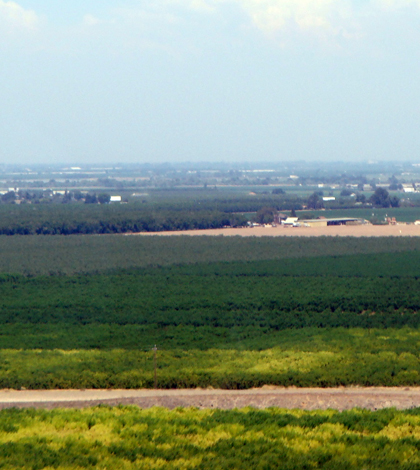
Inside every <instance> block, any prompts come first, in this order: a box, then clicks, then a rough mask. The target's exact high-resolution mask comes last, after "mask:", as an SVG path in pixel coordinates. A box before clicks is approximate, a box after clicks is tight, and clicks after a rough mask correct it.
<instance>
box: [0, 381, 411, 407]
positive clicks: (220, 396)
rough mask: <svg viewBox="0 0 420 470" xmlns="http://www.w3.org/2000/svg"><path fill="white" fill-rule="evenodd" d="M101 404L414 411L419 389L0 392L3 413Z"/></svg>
mask: <svg viewBox="0 0 420 470" xmlns="http://www.w3.org/2000/svg"><path fill="white" fill-rule="evenodd" d="M99 404H106V405H110V406H116V405H120V404H121V405H137V406H140V407H141V408H150V407H152V406H163V407H166V408H169V409H173V408H176V407H178V406H183V407H188V406H193V407H197V408H219V409H233V408H242V407H245V406H252V407H255V408H259V409H263V408H268V407H280V408H287V409H293V408H300V409H304V410H315V409H328V408H331V409H336V410H340V411H342V410H347V409H351V408H354V407H359V408H366V409H369V410H376V409H381V408H389V407H395V408H397V409H408V408H414V407H419V406H420V387H405V388H401V387H389V388H387V387H350V388H345V387H341V388H325V389H317V388H282V387H269V386H266V387H263V388H260V389H250V390H213V389H187V390H182V389H180V390H144V389H142V390H21V391H17V390H1V391H0V409H3V408H12V407H17V408H29V407H34V408H46V409H52V408H84V407H89V406H97V405H99Z"/></svg>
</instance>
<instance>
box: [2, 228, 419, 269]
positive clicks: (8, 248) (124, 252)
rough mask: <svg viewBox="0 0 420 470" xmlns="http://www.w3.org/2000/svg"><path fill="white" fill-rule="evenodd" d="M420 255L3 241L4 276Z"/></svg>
mask: <svg viewBox="0 0 420 470" xmlns="http://www.w3.org/2000/svg"><path fill="white" fill-rule="evenodd" d="M416 250H420V237H399V238H398V239H397V238H396V237H383V238H377V237H372V238H353V237H341V238H338V237H314V238H310V239H308V238H306V237H305V238H300V237H293V238H292V237H239V236H238V237H222V236H219V237H214V236H200V237H191V236H176V237H160V236H142V235H136V236H134V235H132V236H124V235H83V236H79V235H69V236H66V237H62V236H48V235H45V236H43V235H39V236H24V237H21V236H12V237H7V236H0V273H13V274H24V275H46V274H47V275H51V274H53V275H56V274H61V275H73V274H77V273H86V272H104V271H108V270H113V269H127V268H137V267H145V266H169V265H174V264H188V265H190V264H197V263H199V264H202V265H203V266H204V265H205V264H206V263H212V262H219V261H220V262H230V261H259V260H278V261H279V263H281V262H282V260H284V259H289V258H305V257H306V258H312V257H317V256H339V255H355V254H372V253H396V252H411V251H416Z"/></svg>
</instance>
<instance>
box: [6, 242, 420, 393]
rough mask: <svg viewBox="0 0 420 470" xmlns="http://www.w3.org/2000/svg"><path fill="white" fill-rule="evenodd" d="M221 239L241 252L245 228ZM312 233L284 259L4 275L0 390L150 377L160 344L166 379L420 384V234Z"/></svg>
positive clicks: (165, 382) (180, 383) (161, 378)
mask: <svg viewBox="0 0 420 470" xmlns="http://www.w3.org/2000/svg"><path fill="white" fill-rule="evenodd" d="M26 239H27V238H25V240H26ZM28 239H30V238H28ZM99 240H100V239H99ZM141 240H145V241H146V242H149V240H148V239H147V240H146V239H141ZM162 240H163V241H164V242H165V240H164V239H162ZM174 240H177V239H174ZM213 240H214V241H216V242H217V241H218V240H220V241H221V242H222V243H226V245H225V246H226V247H228V246H230V247H231V248H232V250H231V253H230V254H232V252H233V247H237V245H236V243H242V240H243V239H240V240H239V239H223V238H220V239H213ZM331 240H332V241H331V242H330V243H329V244H328V249H329V250H330V252H334V251H337V250H338V249H339V248H340V249H341V251H346V250H347V252H349V251H351V250H355V249H357V248H358V249H359V251H362V247H363V249H365V250H367V249H369V247H370V249H371V250H372V251H373V250H381V249H384V250H385V249H388V250H389V247H390V246H389V245H387V243H388V240H387V239H382V240H380V243H377V240H374V242H375V243H372V244H371V245H369V242H367V244H366V245H363V244H361V241H360V240H357V239H331ZM154 241H156V240H154ZM252 241H253V240H247V242H248V243H250V242H252ZM257 241H258V243H260V242H261V239H257ZM262 242H263V243H267V244H268V245H264V244H263V245H256V246H260V248H261V247H267V246H271V245H270V242H269V241H268V240H262ZM311 242H312V240H311ZM313 242H314V243H313V244H310V243H309V244H308V243H306V244H305V243H303V241H301V240H291V241H289V240H288V241H287V244H286V246H285V247H283V249H286V248H287V249H288V250H289V251H290V250H291V248H293V247H294V254H293V256H294V257H293V258H286V257H283V259H282V260H265V261H248V262H244V261H240V262H239V261H232V262H219V263H208V262H204V263H194V264H183V265H178V264H172V265H168V266H160V267H159V266H149V267H144V268H135V269H134V268H133V269H129V270H110V271H107V272H102V273H100V272H96V273H88V274H79V275H75V274H73V275H61V276H51V275H49V276H22V275H10V274H4V275H2V276H1V277H0V348H1V352H0V354H1V360H0V387H4V388H20V387H26V388H55V387H58V388H79V387H81V388H88V387H93V388H100V387H128V388H133V387H150V386H151V385H152V377H153V371H152V367H153V362H152V355H151V348H152V347H153V345H154V344H157V345H158V348H159V353H158V356H159V361H158V369H159V374H158V385H159V387H164V388H171V387H185V386H191V387H194V386H203V387H204V386H214V387H224V388H249V387H254V386H261V385H263V384H266V383H268V384H278V385H296V386H335V385H349V384H361V385H408V384H410V385H413V384H420V357H419V354H418V345H419V344H420V337H419V333H418V331H419V330H418V326H419V324H420V316H419V313H418V312H419V311H420V251H417V247H418V244H419V241H418V240H417V239H398V240H396V241H395V243H394V244H393V245H392V248H393V249H394V250H398V249H402V248H411V251H399V252H398V251H397V252H395V253H387V252H385V253H370V254H368V253H367V254H354V255H350V254H347V255H341V256H338V255H330V256H318V257H316V256H312V257H308V256H304V255H305V254H307V253H309V252H310V253H312V255H314V254H316V253H317V251H316V250H322V249H327V248H326V247H327V245H326V244H325V240H323V239H316V240H313ZM271 243H273V242H271ZM290 243H291V244H290ZM302 243H303V244H302ZM162 246H166V245H162ZM214 246H223V245H217V244H216V245H213V249H214ZM273 246H278V245H276V244H275V243H274V244H273ZM242 247H243V245H242ZM308 247H309V248H308ZM207 249H208V250H209V252H208V253H211V250H210V245H209V246H207ZM236 249H237V248H236ZM185 250H186V252H187V251H188V250H187V249H185ZM305 250H307V251H305ZM309 250H311V251H309ZM148 254H150V253H148ZM219 254H220V252H219ZM299 254H300V256H301V257H299ZM254 255H255V252H254ZM290 255H291V254H290V253H289V256H290Z"/></svg>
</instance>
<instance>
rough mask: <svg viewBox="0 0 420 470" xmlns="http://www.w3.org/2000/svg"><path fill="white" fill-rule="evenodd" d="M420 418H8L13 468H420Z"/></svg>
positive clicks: (155, 413)
mask: <svg viewBox="0 0 420 470" xmlns="http://www.w3.org/2000/svg"><path fill="white" fill-rule="evenodd" d="M419 413H420V412H419V410H418V409H417V410H409V411H396V410H395V409H385V410H381V411H376V412H370V411H364V410H358V409H355V410H351V411H345V412H342V413H339V412H337V411H332V410H328V411H312V412H308V411H306V412H304V411H298V410H292V411H291V410H281V409H268V410H255V409H252V408H244V409H240V410H233V411H222V410H197V409H181V408H179V409H176V410H173V411H168V410H165V409H161V408H152V409H150V410H141V409H138V408H136V407H117V408H108V407H98V408H91V409H86V410H53V411H43V410H39V411H36V410H3V411H1V412H0V466H1V468H5V469H15V468H21V469H23V468H25V469H31V470H38V469H53V468H54V469H81V468H87V469H104V470H105V469H108V470H111V469H118V470H120V469H126V470H131V469H133V470H134V469H136V470H137V469H148V470H154V469H164V470H169V469H198V470H200V469H202V470H204V469H210V468H211V469H219V470H224V469H226V470H227V469H237V468H244V466H246V468H250V469H251V468H252V469H255V470H258V469H261V470H263V469H273V470H274V469H278V468H281V469H284V470H296V469H308V470H312V469H313V470H315V469H331V470H332V469H336V470H349V469H355V468H360V469H362V468H363V469H366V470H371V469H372V470H373V469H378V470H379V469H380V470H391V469H392V470H394V469H396V468H398V469H399V470H412V469H418V468H419V467H420V455H419V448H420V416H419Z"/></svg>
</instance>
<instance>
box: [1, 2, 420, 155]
mask: <svg viewBox="0 0 420 470" xmlns="http://www.w3.org/2000/svg"><path fill="white" fill-rule="evenodd" d="M0 72H1V73H0V163H12V162H19V163H30V162H32V163H35V162H42V163H44V162H52V161H57V162H63V163H64V162H75V163H76V162H92V163H93V162H95V163H96V162H100V161H104V162H115V163H117V162H136V161H138V162H157V161H158V162H161V161H187V160H191V161H198V160H207V161H221V160H224V161H241V160H244V161H250V160H252V161H257V160H265V161H269V160H282V159H283V160H293V159H300V160H301V159H305V160H369V159H372V160H396V159H403V160H415V161H420V0H348V1H346V0H144V1H143V0H126V1H122V0H84V1H80V0H73V1H72V2H70V1H69V2H59V1H57V0H20V1H18V2H12V1H2V0H0Z"/></svg>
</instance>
